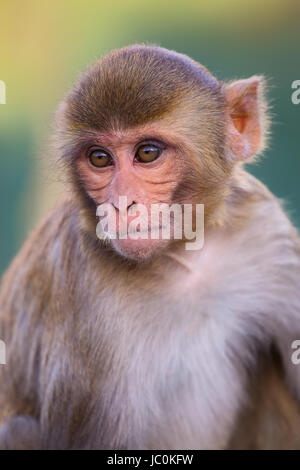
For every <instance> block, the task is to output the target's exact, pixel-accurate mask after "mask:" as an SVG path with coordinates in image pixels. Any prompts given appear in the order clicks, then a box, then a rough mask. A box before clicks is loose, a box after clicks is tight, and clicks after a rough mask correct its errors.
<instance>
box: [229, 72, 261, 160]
mask: <svg viewBox="0 0 300 470" xmlns="http://www.w3.org/2000/svg"><path fill="white" fill-rule="evenodd" d="M263 91H264V78H263V77H259V76H253V77H250V78H247V79H245V80H238V81H235V82H232V83H229V84H225V85H224V96H225V102H226V141H227V149H226V150H227V154H229V158H231V159H234V160H246V159H248V158H250V157H252V156H253V155H255V154H256V153H258V152H261V151H262V150H263V148H264V146H265V136H266V125H267V119H266V103H265V100H264V96H263Z"/></svg>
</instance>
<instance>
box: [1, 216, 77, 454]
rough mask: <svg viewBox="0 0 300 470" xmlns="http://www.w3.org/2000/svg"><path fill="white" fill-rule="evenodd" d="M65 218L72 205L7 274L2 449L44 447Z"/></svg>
mask: <svg viewBox="0 0 300 470" xmlns="http://www.w3.org/2000/svg"><path fill="white" fill-rule="evenodd" d="M66 219H68V212H67V210H64V211H56V212H55V211H54V212H53V214H51V215H50V217H49V218H47V219H46V220H45V221H44V222H43V223H42V224H41V225H40V226H39V227H38V228H37V229H36V230H35V231H34V232H33V234H32V235H31V236H30V237H29V239H28V240H27V242H26V243H25V245H24V246H23V248H22V249H21V251H20V252H19V254H18V255H17V256H16V258H15V260H14V261H13V263H12V264H11V266H10V267H9V269H8V270H7V272H6V273H5V275H4V277H3V281H2V286H1V291H0V338H1V340H3V341H4V342H5V344H6V364H5V365H0V383H1V386H0V449H23V448H26V449H27V448H30V449H31V448H41V447H42V434H41V428H40V423H41V420H42V414H43V413H45V411H44V410H43V409H42V407H41V403H42V402H43V400H42V399H41V394H44V390H45V388H44V387H45V382H46V381H47V378H46V377H43V375H42V371H43V369H44V368H46V367H47V364H48V363H50V362H51V357H52V356H53V355H54V354H55V352H52V351H51V344H52V346H53V341H54V332H55V331H56V322H57V321H58V315H59V309H60V308H61V307H62V304H61V302H62V300H61V297H60V289H59V285H60V283H61V279H60V276H59V274H58V273H59V269H57V267H61V263H60V256H61V253H60V250H61V243H60V240H61V237H63V236H66V233H65V232H66V230H65V228H64V225H66V224H65V220H66ZM65 256H66V258H68V253H65ZM62 311H63V310H62ZM58 354H59V352H58ZM57 359H59V358H57Z"/></svg>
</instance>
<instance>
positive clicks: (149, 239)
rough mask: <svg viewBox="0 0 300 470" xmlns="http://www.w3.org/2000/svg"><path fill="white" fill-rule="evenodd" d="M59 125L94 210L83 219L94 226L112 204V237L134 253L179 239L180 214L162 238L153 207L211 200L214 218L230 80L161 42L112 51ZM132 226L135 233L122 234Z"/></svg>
mask: <svg viewBox="0 0 300 470" xmlns="http://www.w3.org/2000/svg"><path fill="white" fill-rule="evenodd" d="M58 123H59V132H58V141H59V143H60V144H61V147H60V148H59V151H60V153H61V158H62V160H63V161H64V163H66V167H67V168H68V169H71V174H72V181H75V188H76V192H77V194H78V192H79V194H80V197H81V202H82V201H83V204H84V206H85V207H84V208H85V209H86V206H88V208H89V209H91V210H92V211H94V213H93V214H91V210H89V214H88V216H87V217H86V219H85V220H84V224H83V225H88V226H89V231H90V228H91V225H92V224H91V223H90V222H91V220H92V217H94V220H95V212H96V207H97V206H101V205H103V204H109V205H110V206H111V207H112V208H113V211H114V212H113V217H114V218H115V222H116V223H115V225H116V237H111V236H109V239H110V241H111V244H112V246H113V247H114V248H115V249H116V250H117V251H118V252H119V253H121V254H122V255H124V256H126V257H129V258H133V259H143V258H148V257H149V256H151V255H152V254H153V253H155V252H156V251H158V250H160V249H162V248H164V247H167V246H168V245H169V244H170V243H172V238H174V231H173V225H174V223H175V222H174V220H173V219H172V215H173V213H171V212H170V216H171V222H170V224H171V226H170V237H169V238H168V237H167V236H165V234H162V233H159V234H158V236H157V231H160V230H161V228H162V227H161V224H162V221H161V218H160V219H159V220H158V222H157V221H156V222H155V223H156V225H157V226H153V221H152V220H151V219H150V214H151V210H152V207H153V205H158V204H165V205H167V206H170V205H172V204H173V203H177V204H180V205H181V207H182V206H183V205H184V204H186V203H188V204H195V203H202V204H205V215H206V217H207V216H208V215H210V214H211V213H212V212H213V211H214V209H215V206H216V205H217V204H219V202H220V201H221V199H222V197H223V192H224V185H226V181H227V177H226V176H227V174H228V168H227V162H226V161H225V159H224V158H223V153H224V148H223V147H224V100H223V98H222V95H221V85H220V84H219V83H218V81H217V80H216V79H215V78H214V77H213V76H212V75H211V74H209V72H208V71H207V70H206V69H205V68H204V67H203V66H201V65H200V64H197V63H196V62H194V61H192V60H191V59H189V58H187V57H186V56H183V55H181V54H176V53H173V52H170V51H167V50H165V49H161V48H157V47H151V46H149V47H148V46H132V47H129V48H124V49H121V50H120V51H115V52H113V53H111V54H109V55H108V56H106V57H104V58H102V59H101V60H100V61H99V62H97V63H96V64H95V66H94V67H92V68H91V69H90V70H89V71H88V72H87V73H86V74H84V75H83V76H82V78H81V79H80V81H79V82H78V84H77V85H76V86H75V87H74V89H73V90H72V91H71V93H70V94H69V96H68V97H67V99H66V101H65V102H64V103H63V105H62V106H61V108H60V110H59V121H58ZM78 189H79V191H78ZM82 196H83V197H82ZM120 198H121V200H122V201H124V200H125V198H126V204H125V207H123V202H122V204H121V200H120ZM91 201H92V204H90V203H91ZM86 203H87V204H86ZM138 204H139V205H143V207H144V208H146V209H147V215H148V222H147V224H145V223H143V227H140V228H141V232H143V236H141V237H140V238H136V236H134V237H132V236H130V228H131V227H132V225H131V222H133V220H132V219H133V217H136V216H138V215H139V214H138V213H137V212H136V211H135V208H136V206H137V205H138ZM120 206H122V207H120ZM85 212H86V211H85ZM143 217H144V215H143ZM124 224H125V225H126V227H125V230H126V228H127V229H129V230H128V231H129V233H128V235H129V236H126V237H123V236H119V235H120V234H121V232H122V233H123V231H124ZM129 225H130V227H129ZM120 227H121V228H120ZM150 229H151V230H152V231H153V230H154V231H156V234H155V236H153V234H152V233H151V236H150ZM92 230H93V228H92ZM95 232H96V227H95ZM108 232H110V230H108ZM177 235H178V233H177ZM175 238H179V237H177V236H176V237H175ZM179 240H180V239H179Z"/></svg>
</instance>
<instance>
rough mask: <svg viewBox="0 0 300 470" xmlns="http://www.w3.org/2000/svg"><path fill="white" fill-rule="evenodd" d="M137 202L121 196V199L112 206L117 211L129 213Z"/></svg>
mask: <svg viewBox="0 0 300 470" xmlns="http://www.w3.org/2000/svg"><path fill="white" fill-rule="evenodd" d="M135 204H136V202H135V201H134V200H133V199H131V198H128V197H127V196H119V198H118V199H117V200H115V201H113V202H112V205H113V206H114V208H115V209H116V210H117V211H120V212H123V211H128V210H129V209H130V208H131V207H133V206H134V205H135Z"/></svg>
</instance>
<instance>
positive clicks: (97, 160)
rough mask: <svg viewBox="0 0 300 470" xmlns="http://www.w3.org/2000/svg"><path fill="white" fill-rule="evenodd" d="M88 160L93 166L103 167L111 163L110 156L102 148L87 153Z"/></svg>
mask: <svg viewBox="0 0 300 470" xmlns="http://www.w3.org/2000/svg"><path fill="white" fill-rule="evenodd" d="M89 161H90V162H91V164H92V165H93V166H96V167H98V168H103V167H105V166H108V165H111V164H112V158H111V156H110V155H109V153H107V152H105V151H104V150H94V151H93V152H92V153H90V155H89Z"/></svg>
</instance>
